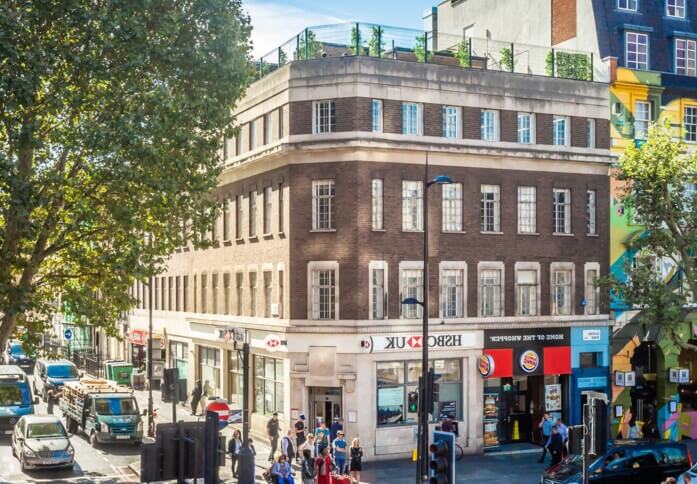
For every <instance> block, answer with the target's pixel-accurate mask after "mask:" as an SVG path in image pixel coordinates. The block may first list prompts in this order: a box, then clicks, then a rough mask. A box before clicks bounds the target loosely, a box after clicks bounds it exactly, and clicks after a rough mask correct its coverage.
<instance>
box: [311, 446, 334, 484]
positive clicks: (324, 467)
mask: <svg viewBox="0 0 697 484" xmlns="http://www.w3.org/2000/svg"><path fill="white" fill-rule="evenodd" d="M331 473H332V458H331V457H330V456H329V447H324V448H323V449H322V452H321V453H320V454H319V457H317V459H316V460H315V474H316V475H317V484H331Z"/></svg>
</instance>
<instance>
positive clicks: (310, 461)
mask: <svg viewBox="0 0 697 484" xmlns="http://www.w3.org/2000/svg"><path fill="white" fill-rule="evenodd" d="M316 475H317V473H316V472H315V459H314V457H312V453H311V452H310V449H304V450H303V463H302V466H301V467H300V476H301V479H302V481H303V484H315V476H316Z"/></svg>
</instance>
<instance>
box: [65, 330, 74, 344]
mask: <svg viewBox="0 0 697 484" xmlns="http://www.w3.org/2000/svg"><path fill="white" fill-rule="evenodd" d="M63 336H64V337H65V339H67V340H68V341H70V340H71V339H72V338H73V330H72V329H70V328H66V330H65V331H63Z"/></svg>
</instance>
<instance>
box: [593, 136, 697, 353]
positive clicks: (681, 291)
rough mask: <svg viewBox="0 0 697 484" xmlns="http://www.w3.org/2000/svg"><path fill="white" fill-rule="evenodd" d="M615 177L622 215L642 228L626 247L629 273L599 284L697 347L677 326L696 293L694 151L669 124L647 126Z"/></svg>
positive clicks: (685, 344)
mask: <svg viewBox="0 0 697 484" xmlns="http://www.w3.org/2000/svg"><path fill="white" fill-rule="evenodd" d="M617 179H618V180H619V181H620V182H621V183H622V186H624V189H623V191H622V193H621V203H622V206H623V208H624V210H625V213H628V214H630V216H631V217H632V222H633V223H635V224H637V225H640V226H643V227H644V228H645V232H644V233H643V234H642V236H641V237H635V238H634V240H633V241H632V242H631V246H630V247H628V249H629V251H630V253H632V254H634V258H633V261H630V262H628V266H627V267H626V272H627V274H628V277H627V278H626V279H625V280H620V279H619V278H618V277H614V276H610V277H608V278H606V279H605V280H603V285H604V286H605V287H607V288H608V289H609V290H610V293H611V295H612V296H613V297H614V298H616V299H618V300H620V301H622V302H623V303H625V304H626V305H628V306H629V307H633V308H636V309H640V310H641V313H640V315H639V318H640V319H641V321H642V322H644V323H648V324H659V325H661V327H662V328H663V329H664V330H665V334H667V335H668V336H669V337H670V339H672V341H673V343H674V344H675V345H676V346H677V347H680V348H687V349H691V350H695V351H697V347H695V346H693V345H691V344H689V343H688V342H687V340H688V339H689V337H690V334H689V332H685V331H682V330H681V323H682V322H683V320H684V316H685V313H686V311H685V308H686V306H687V304H688V303H689V302H691V301H693V300H694V295H697V266H696V265H695V260H697V259H696V256H697V204H696V200H697V199H696V198H695V193H696V192H695V183H697V153H691V154H689V153H688V152H687V147H686V145H685V143H684V142H683V141H682V140H677V141H676V140H675V139H673V134H672V133H671V131H670V129H669V127H668V126H665V127H658V126H652V127H651V128H650V129H649V136H648V139H647V140H646V142H645V143H643V144H642V145H641V146H639V147H637V146H634V145H630V146H629V147H628V148H627V149H626V150H625V152H624V154H623V155H622V157H621V158H620V166H619V169H618V172H617ZM661 267H671V268H672V269H673V270H672V271H668V272H669V274H670V273H675V274H676V277H673V278H672V281H666V280H665V279H666V277H665V272H666V271H665V270H661Z"/></svg>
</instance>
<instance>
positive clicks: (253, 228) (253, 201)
mask: <svg viewBox="0 0 697 484" xmlns="http://www.w3.org/2000/svg"><path fill="white" fill-rule="evenodd" d="M256 235H257V191H256V190H252V191H251V192H249V236H250V237H256Z"/></svg>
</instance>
